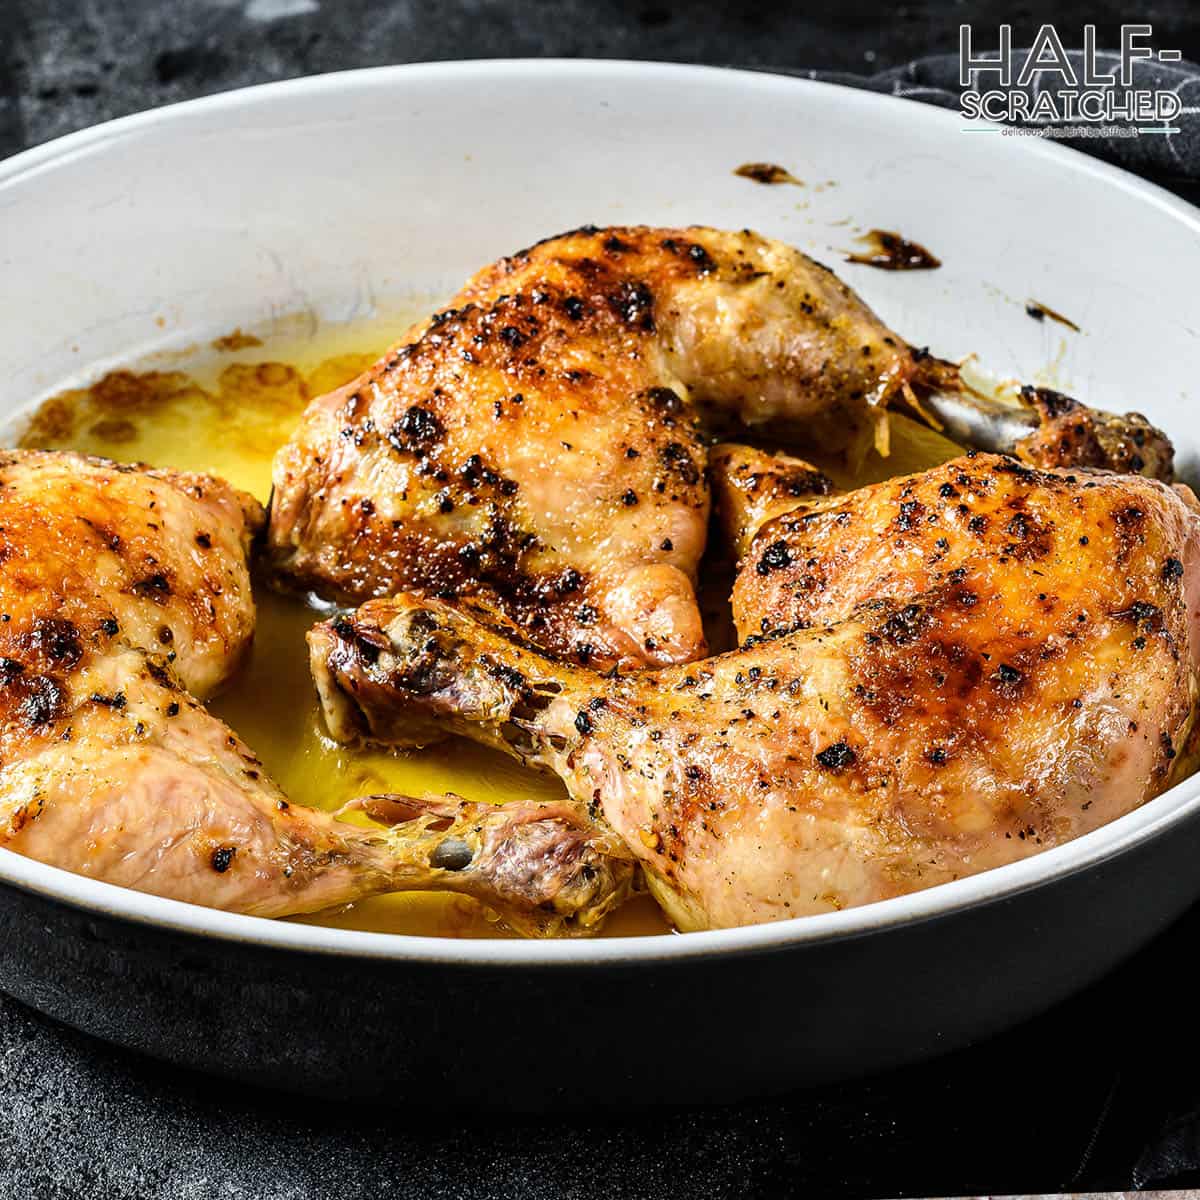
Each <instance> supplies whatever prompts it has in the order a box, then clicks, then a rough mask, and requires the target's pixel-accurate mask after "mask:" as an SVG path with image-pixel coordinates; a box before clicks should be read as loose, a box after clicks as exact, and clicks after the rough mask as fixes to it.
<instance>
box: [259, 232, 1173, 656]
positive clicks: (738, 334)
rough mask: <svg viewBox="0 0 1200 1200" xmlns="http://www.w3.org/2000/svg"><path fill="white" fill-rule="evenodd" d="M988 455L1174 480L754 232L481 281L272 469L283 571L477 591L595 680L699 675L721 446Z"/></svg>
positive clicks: (583, 245)
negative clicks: (912, 439) (932, 438)
mask: <svg viewBox="0 0 1200 1200" xmlns="http://www.w3.org/2000/svg"><path fill="white" fill-rule="evenodd" d="M918 394H920V395H923V396H924V397H925V401H924V402H923V405H922V406H919V407H918V408H917V409H916V411H918V412H919V413H922V414H925V415H927V416H929V417H930V419H933V420H936V421H938V422H940V423H941V424H943V425H945V426H947V427H950V428H951V429H952V431H953V432H955V433H957V434H958V435H960V436H962V437H965V438H966V439H967V441H968V442H969V443H970V442H972V441H974V442H976V443H977V444H979V445H980V446H981V447H983V448H986V449H993V450H994V449H1003V450H1011V451H1013V452H1014V453H1017V454H1020V455H1022V456H1024V457H1026V458H1027V459H1028V460H1029V461H1030V462H1033V463H1036V464H1038V465H1048V466H1056V465H1062V463H1063V462H1064V461H1065V458H1064V456H1066V458H1069V461H1071V462H1074V463H1081V464H1085V465H1095V466H1110V467H1116V468H1118V469H1122V470H1145V471H1146V472H1147V473H1148V474H1169V471H1170V444H1169V442H1167V441H1166V439H1165V438H1163V437H1162V435H1161V434H1159V433H1158V431H1157V430H1154V429H1153V428H1152V427H1151V426H1150V425H1149V424H1148V423H1146V422H1145V421H1144V420H1142V419H1140V418H1124V417H1113V416H1110V415H1108V414H1095V413H1092V412H1090V410H1087V409H1084V408H1083V407H1082V406H1081V405H1076V404H1075V403H1074V402H1073V401H1069V400H1068V399H1067V398H1066V397H1053V396H1052V394H1049V393H1041V392H1030V393H1029V394H1028V395H1027V396H1026V398H1025V402H1024V403H1022V404H1020V405H1010V406H1004V405H998V404H995V403H992V402H988V401H985V400H983V399H981V398H979V397H977V396H974V395H973V394H972V393H971V392H970V390H969V389H967V388H965V387H964V386H963V385H962V382H961V380H960V379H959V376H958V372H957V369H956V368H955V367H954V366H953V365H952V364H950V363H946V362H942V361H939V360H938V359H936V358H933V357H931V356H930V355H929V354H927V353H925V352H922V351H918V350H914V349H913V348H912V347H910V346H909V345H908V344H907V343H906V342H905V341H904V339H903V338H901V337H900V336H899V335H897V334H895V333H892V332H891V331H890V330H889V329H888V328H887V327H886V326H885V325H884V324H883V322H882V321H881V320H880V319H879V318H878V317H877V316H876V315H875V314H874V313H873V312H872V311H871V310H870V309H869V308H868V307H867V306H866V305H865V304H864V303H863V302H862V301H861V300H860V299H859V298H858V296H856V295H855V294H854V292H853V291H851V290H850V288H848V287H847V286H846V285H845V284H844V283H842V282H841V281H840V280H839V279H838V278H837V277H836V276H834V275H833V274H832V273H831V272H830V271H828V270H827V269H826V268H824V267H823V266H821V265H820V264H819V263H817V262H814V261H813V260H812V259H810V258H808V257H807V256H805V255H804V254H802V253H801V252H800V251H798V250H795V249H793V248H792V247H790V246H786V245H783V244H782V243H780V242H778V241H773V240H771V239H769V238H766V237H762V236H760V235H758V234H755V233H751V232H750V231H748V230H742V231H738V232H725V231H721V230H717V229H708V228H703V227H695V228H689V229H684V230H679V229H651V228H645V227H631V228H612V229H595V228H591V227H589V228H584V229H580V230H576V231H574V232H573V233H569V234H564V235H563V236H561V237H556V238H550V239H548V240H546V241H544V242H541V243H539V244H537V245H536V246H533V247H530V248H529V249H528V250H524V251H521V252H520V253H518V254H515V255H512V256H510V257H508V258H504V259H501V260H500V261H499V262H498V263H496V264H495V265H493V266H491V267H488V268H486V269H484V270H483V271H481V272H480V273H479V274H478V275H477V276H476V277H475V278H474V279H473V280H472V281H471V282H470V283H468V285H467V286H466V288H465V289H464V290H463V291H462V292H461V293H460V294H459V296H457V297H456V298H455V299H454V300H453V301H452V302H451V307H450V308H448V309H447V310H446V311H444V312H441V313H439V314H438V315H437V316H435V317H434V318H433V319H432V320H431V321H430V322H429V323H428V324H427V325H425V326H423V327H420V328H418V329H416V330H413V331H412V332H411V333H410V334H409V336H408V337H407V338H406V339H405V340H404V342H403V343H402V344H401V345H399V346H398V347H396V348H395V349H393V350H392V351H391V352H389V353H388V354H387V355H386V356H385V357H384V358H383V359H381V360H380V361H379V362H378V363H377V364H376V365H375V366H374V367H372V368H371V369H370V370H369V371H368V372H367V373H366V374H365V375H363V376H362V377H360V378H359V379H357V380H355V381H354V382H352V383H351V384H349V385H347V386H346V387H344V388H341V389H340V390H338V391H335V392H331V393H330V394H328V395H326V396H322V397H320V398H318V399H316V400H314V401H313V403H312V404H311V405H310V407H309V409H308V411H307V412H306V414H305V416H304V418H303V420H302V422H301V425H300V428H299V429H298V430H297V432H296V434H295V436H294V437H293V438H292V440H291V441H290V443H289V444H288V445H287V446H285V447H284V448H283V449H282V450H281V451H280V452H279V454H278V456H277V458H276V461H275V467H274V500H273V502H272V505H271V514H270V526H269V530H268V539H267V541H268V555H269V559H270V561H271V564H272V566H273V569H274V572H275V574H276V577H277V578H279V579H281V580H284V581H286V582H287V583H288V584H289V585H291V586H294V587H299V588H302V589H315V590H317V591H318V592H321V593H322V594H324V595H326V596H327V597H331V598H334V599H336V600H338V601H341V602H343V603H357V602H361V601H363V600H365V599H367V598H369V597H374V596H386V595H389V594H391V593H392V592H395V591H399V590H403V589H419V590H422V591H425V592H427V593H429V594H432V595H437V596H440V597H441V598H443V599H453V598H455V597H458V596H463V595H468V594H469V595H475V596H478V597H480V598H482V599H484V600H486V601H487V602H488V603H490V604H491V605H493V606H494V607H497V608H499V609H500V610H501V611H503V612H504V613H505V615H506V616H507V617H508V618H509V619H510V620H511V621H513V622H514V623H515V624H516V625H518V626H519V627H520V628H521V629H522V630H523V632H524V635H525V636H526V637H527V638H529V639H530V640H531V641H532V642H533V643H535V644H536V645H538V646H541V647H542V648H544V649H546V650H548V651H550V652H551V653H553V654H555V655H557V656H560V657H567V658H570V659H573V660H574V661H576V662H579V663H581V664H583V665H592V666H596V667H598V668H600V667H606V666H609V665H611V664H613V663H620V664H621V665H623V666H628V667H636V666H655V665H665V664H668V663H673V662H685V661H688V660H691V659H695V658H701V657H703V655H704V653H705V641H704V633H703V629H702V626H701V621H700V615H699V611H698V608H697V605H696V597H695V592H694V586H695V583H696V572H697V568H698V565H699V562H700V556H701V554H702V552H703V550H704V542H705V531H706V523H707V517H708V505H709V493H708V487H707V482H706V479H705V468H706V465H707V445H708V443H709V441H710V440H711V435H713V434H714V433H728V432H729V431H730V430H742V429H745V428H746V427H754V428H759V429H762V430H772V431H778V430H786V431H789V432H790V433H791V434H793V435H796V436H799V437H802V438H803V439H804V440H805V441H806V442H807V443H809V444H815V445H819V446H820V447H821V448H822V449H823V450H824V451H825V452H827V453H830V452H835V451H838V450H841V449H843V448H845V447H846V446H847V445H848V444H849V443H857V444H863V443H864V439H865V442H866V443H867V444H869V443H870V442H871V441H872V440H874V441H877V442H879V443H880V444H881V445H882V444H883V443H884V442H885V440H886V431H887V423H886V420H887V419H886V414H885V409H886V407H887V406H888V405H897V404H899V405H907V404H914V403H918Z"/></svg>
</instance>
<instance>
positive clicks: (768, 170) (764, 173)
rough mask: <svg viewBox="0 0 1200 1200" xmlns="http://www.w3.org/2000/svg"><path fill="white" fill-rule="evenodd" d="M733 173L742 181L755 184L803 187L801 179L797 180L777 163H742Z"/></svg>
mask: <svg viewBox="0 0 1200 1200" xmlns="http://www.w3.org/2000/svg"><path fill="white" fill-rule="evenodd" d="M733 173H734V174H735V175H738V176H740V177H741V178H742V179H752V180H753V181H754V182H755V183H767V184H775V183H794V184H795V185H796V186H797V187H803V186H804V180H803V179H797V178H796V176H795V175H793V174H792V173H791V171H789V170H788V169H787V167H781V166H780V165H779V164H778V163H769V162H748V163H742V165H741V166H740V167H737V168H735V170H734V172H733Z"/></svg>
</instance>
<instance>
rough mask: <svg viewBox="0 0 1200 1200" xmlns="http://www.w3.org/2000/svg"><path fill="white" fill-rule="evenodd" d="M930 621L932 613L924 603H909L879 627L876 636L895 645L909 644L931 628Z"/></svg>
mask: <svg viewBox="0 0 1200 1200" xmlns="http://www.w3.org/2000/svg"><path fill="white" fill-rule="evenodd" d="M930 621H931V618H930V615H929V613H928V611H927V610H926V609H925V608H924V607H923V606H922V605H920V604H907V605H905V606H904V607H903V608H901V609H899V610H897V611H896V612H894V613H892V614H891V616H889V617H888V618H887V619H886V620H885V621H884V622H883V623H882V624H881V625H879V626H878V627H877V629H876V636H878V637H880V638H882V639H883V640H884V641H886V642H889V643H891V644H892V645H893V646H908V645H911V644H912V643H913V642H915V641H916V640H917V639H918V638H919V637H920V636H921V635H922V634H923V633H924V632H925V631H926V629H928V628H929V625H930Z"/></svg>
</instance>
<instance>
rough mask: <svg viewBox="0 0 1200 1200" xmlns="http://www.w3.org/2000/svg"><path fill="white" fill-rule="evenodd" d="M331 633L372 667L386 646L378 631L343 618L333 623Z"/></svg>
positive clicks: (381, 634) (385, 641)
mask: <svg viewBox="0 0 1200 1200" xmlns="http://www.w3.org/2000/svg"><path fill="white" fill-rule="evenodd" d="M333 632H334V633H335V634H336V635H337V636H338V637H339V638H340V639H341V640H342V641H343V642H346V643H348V644H349V645H350V646H352V647H353V649H354V652H355V654H356V655H357V656H358V657H359V658H360V659H361V660H362V661H363V662H364V663H366V664H367V665H368V666H374V665H375V663H377V662H378V661H379V656H380V654H381V653H382V652H383V650H384V649H385V648H386V646H387V638H386V637H385V635H384V634H383V633H382V632H381V631H378V630H371V629H365V628H363V627H362V626H359V625H355V624H354V623H353V622H352V621H349V620H347V619H346V618H344V617H341V618H339V619H338V620H336V621H334V623H333Z"/></svg>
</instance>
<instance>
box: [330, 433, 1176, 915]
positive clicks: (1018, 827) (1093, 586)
mask: <svg viewBox="0 0 1200 1200" xmlns="http://www.w3.org/2000/svg"><path fill="white" fill-rule="evenodd" d="M810 514H811V516H810ZM789 523H790V524H789ZM768 536H769V537H770V538H771V539H773V540H769V541H767V542H766V544H765V545H763V544H762V543H761V541H756V542H755V543H754V547H753V550H752V556H751V557H750V558H749V559H748V560H747V564H746V566H745V568H744V571H745V572H748V573H749V575H750V576H752V583H751V584H749V585H747V587H746V590H745V591H744V592H743V594H742V596H741V600H740V604H741V606H740V613H739V615H740V619H741V623H742V628H743V632H749V633H750V634H751V636H749V637H748V638H747V640H746V642H745V644H744V645H743V646H742V648H740V649H738V650H736V651H734V652H732V653H729V654H724V655H721V656H719V657H717V658H712V659H708V660H705V661H702V662H697V663H692V664H690V665H686V666H675V667H670V668H666V669H661V670H655V671H650V672H635V673H631V674H627V675H623V676H620V677H616V678H613V677H604V676H601V675H598V674H596V673H594V672H591V671H587V670H582V669H580V668H577V667H570V666H564V665H562V664H557V663H555V662H553V661H551V660H550V659H549V658H547V657H545V656H544V655H541V654H539V653H537V652H536V651H534V650H532V649H530V648H529V647H527V646H525V645H523V644H522V643H521V642H520V640H518V639H517V638H516V637H515V636H514V633H513V631H512V630H511V627H509V626H507V625H506V623H505V622H503V621H502V620H501V619H499V618H497V617H495V616H493V615H489V614H488V613H487V612H486V611H484V610H482V609H476V610H474V611H473V613H471V614H467V613H464V612H460V611H456V610H455V609H453V608H450V607H449V606H447V605H444V604H441V603H439V602H437V601H436V600H428V599H422V598H420V597H418V596H414V595H401V596H397V597H395V598H393V599H391V600H379V601H373V602H371V603H369V604H367V605H365V606H364V607H363V608H361V609H360V610H359V612H358V613H357V614H356V616H355V617H354V619H353V620H345V619H342V620H339V621H337V622H332V623H327V624H325V625H323V626H318V627H317V628H316V629H315V630H314V631H313V633H312V634H311V635H310V646H311V649H312V655H313V667H314V673H315V675H316V677H317V680H318V683H319V687H320V691H321V695H322V698H323V701H324V705H325V711H326V716H327V719H328V723H329V727H330V729H331V730H332V732H333V733H334V735H335V736H336V737H339V738H341V739H344V740H353V739H356V738H367V739H371V740H375V741H380V742H385V743H399V744H404V743H409V742H412V741H414V740H415V741H421V740H427V739H429V738H431V737H434V736H440V735H443V734H444V733H445V732H447V731H454V732H458V733H462V734H466V735H467V736H470V737H474V738H477V739H479V740H481V741H484V742H487V743H488V744H491V745H495V746H499V747H502V748H505V749H507V750H508V751H509V752H510V753H512V754H515V755H516V756H518V757H519V758H521V759H522V760H523V761H525V762H529V763H532V764H534V765H537V766H541V767H544V768H546V769H549V770H552V771H554V772H556V773H557V774H559V775H560V776H561V777H562V779H563V780H564V781H565V782H566V784H567V787H568V789H569V790H570V792H571V795H572V796H573V797H574V798H575V800H576V802H577V803H578V804H579V805H580V806H581V808H589V809H591V810H592V811H593V812H597V813H602V814H603V817H604V818H605V819H606V820H607V821H608V822H609V823H610V824H611V825H612V827H613V828H614V829H615V830H616V831H617V832H618V833H619V834H620V835H621V836H622V837H623V838H624V840H625V842H626V843H627V845H628V846H629V847H630V849H631V850H632V852H633V853H634V854H636V855H637V857H638V859H639V860H640V861H641V862H642V864H643V866H644V867H645V870H646V872H647V875H648V878H649V882H650V885H651V887H652V890H653V891H654V893H655V895H656V896H657V898H658V899H659V900H660V902H661V903H662V904H663V906H664V907H665V908H666V910H667V911H668V913H669V914H670V915H671V917H672V918H673V919H674V920H675V921H676V922H677V923H678V925H679V926H680V927H681V928H684V929H696V928H705V927H713V926H728V925H739V924H745V923H750V922H756V921H766V920H774V919H778V918H782V917H787V916H797V915H801V914H804V913H816V912H823V911H828V910H831V909H838V908H843V907H845V906H848V905H854V904H862V903H865V902H868V901H872V900H878V899H883V898H886V897H889V896H895V895H899V894H902V893H905V892H910V891H913V890H916V889H919V888H924V887H928V886H930V885H932V884H936V883H941V882H944V881H947V880H952V879H956V878H959V877H961V876H964V875H969V874H971V873H974V872H977V871H982V870H986V869H988V868H990V867H994V866H998V865H1000V864H1003V863H1007V862H1011V861H1013V860H1014V859H1017V858H1022V857H1025V856H1026V855H1029V854H1032V853H1035V852H1036V851H1038V850H1040V849H1043V848H1046V847H1049V846H1054V845H1058V844H1061V843H1063V842H1065V841H1068V840H1070V839H1071V838H1074V837H1077V836H1079V835H1080V834H1082V833H1085V832H1087V831H1088V830H1091V829H1095V828H1097V827H1098V826H1100V825H1103V824H1105V823H1106V822H1108V821H1111V820H1112V819H1114V818H1115V817H1117V816H1119V815H1121V814H1122V813H1125V812H1127V811H1129V810H1130V809H1131V808H1134V807H1136V806H1137V805H1139V804H1140V803H1142V802H1143V801H1144V800H1146V799H1148V798H1149V797H1151V796H1154V795H1156V794H1157V793H1158V792H1160V791H1162V790H1163V789H1164V788H1166V787H1167V786H1169V784H1170V783H1171V782H1172V780H1173V779H1174V778H1176V777H1177V776H1178V775H1179V773H1180V772H1181V771H1184V770H1186V769H1188V768H1189V767H1190V765H1191V762H1192V760H1193V758H1194V752H1195V745H1194V743H1195V736H1194V729H1195V705H1196V697H1197V692H1198V676H1197V667H1198V651H1200V640H1198V639H1200V516H1198V509H1197V505H1196V502H1195V499H1194V497H1192V496H1191V494H1190V492H1188V491H1187V490H1186V489H1180V490H1178V491H1176V490H1172V489H1170V488H1168V487H1166V486H1164V485H1163V484H1160V483H1157V482H1153V481H1150V480H1146V479H1143V478H1138V477H1134V476H1117V475H1111V474H1104V473H1099V474H1093V473H1090V472H1078V473H1066V472H1044V471H1037V470H1032V469H1030V468H1027V467H1025V466H1023V465H1022V464H1020V463H1019V462H1017V461H1016V460H1014V459H1011V458H1003V457H997V456H991V455H979V456H976V457H971V458H962V459H958V460H955V461H953V462H951V463H948V464H946V465H945V466H943V467H939V468H936V469H934V470H931V471H927V472H924V473H922V474H919V475H915V476H912V477H909V478H902V479H894V480H889V481H887V482H886V483H882V484H879V485H876V486H874V487H868V488H863V489H861V490H859V491H855V492H853V493H850V494H848V495H844V496H839V497H830V498H826V499H822V500H818V501H815V502H814V503H813V504H812V505H811V506H805V507H804V508H803V509H801V510H799V512H798V513H797V514H796V515H795V516H794V517H793V516H786V515H785V516H779V517H776V518H775V520H774V521H773V522H772V523H771V524H768V525H767V527H766V528H765V529H764V531H763V532H762V533H761V534H760V535H759V537H760V539H762V538H764V537H768ZM755 556H757V557H755Z"/></svg>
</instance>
